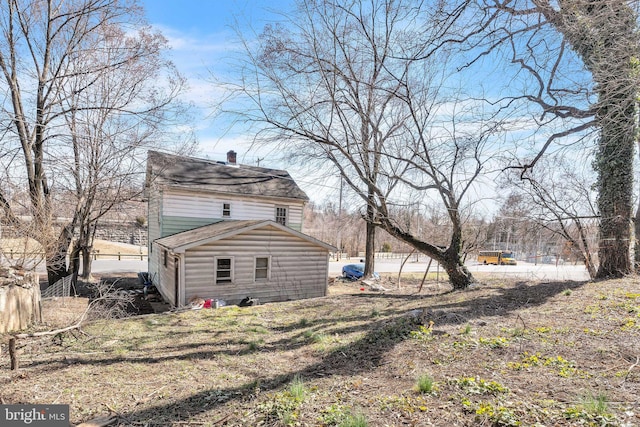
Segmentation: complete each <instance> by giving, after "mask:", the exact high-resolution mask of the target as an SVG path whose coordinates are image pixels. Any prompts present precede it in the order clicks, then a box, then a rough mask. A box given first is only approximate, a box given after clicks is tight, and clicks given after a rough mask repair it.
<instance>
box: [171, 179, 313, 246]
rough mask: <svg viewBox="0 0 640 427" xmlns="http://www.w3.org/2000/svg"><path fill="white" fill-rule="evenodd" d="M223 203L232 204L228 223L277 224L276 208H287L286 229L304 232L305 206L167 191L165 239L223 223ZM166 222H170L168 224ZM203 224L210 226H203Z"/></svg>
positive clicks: (288, 202) (301, 203) (286, 202)
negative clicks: (260, 221)
mask: <svg viewBox="0 0 640 427" xmlns="http://www.w3.org/2000/svg"><path fill="white" fill-rule="evenodd" d="M223 203H230V204H231V216H230V217H225V219H238V220H245V219H246V220H252V219H271V220H275V215H276V206H285V207H287V210H288V212H287V215H288V223H287V226H289V227H290V228H292V229H294V230H297V231H301V230H302V210H303V206H304V203H303V202H299V203H295V202H291V201H285V200H283V201H277V200H276V201H273V200H267V199H261V198H256V197H252V198H250V199H248V198H242V197H238V196H230V195H216V194H206V193H188V192H182V191H175V190H166V191H165V192H164V194H163V204H162V215H163V216H164V219H163V230H162V233H163V237H164V236H169V235H171V234H174V233H178V232H180V231H185V230H189V229H191V228H195V227H191V228H189V227H190V226H191V225H192V224H196V223H197V224H200V225H197V226H201V225H206V224H209V223H211V222H213V221H212V220H215V219H222V208H223ZM189 219H191V220H189ZM167 220H168V221H170V222H168V223H167V222H166V221H167ZM179 220H181V221H184V224H183V225H180V223H179V222H177V221H179ZM203 221H209V222H206V223H204V224H203ZM176 230H177V231H176Z"/></svg>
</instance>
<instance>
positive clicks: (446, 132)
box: [240, 0, 500, 289]
mask: <svg viewBox="0 0 640 427" xmlns="http://www.w3.org/2000/svg"><path fill="white" fill-rule="evenodd" d="M462 11H463V9H460V8H456V7H454V8H453V9H452V10H448V9H447V8H446V7H445V5H443V4H442V3H433V4H431V3H429V4H426V3H420V4H415V2H403V1H377V0H372V1H350V2H341V1H330V0H326V1H319V2H316V1H300V2H298V11H297V13H296V14H293V15H291V19H290V21H288V22H287V23H286V24H284V25H281V26H267V27H266V28H265V30H264V31H263V32H262V34H261V37H260V39H259V43H257V44H255V45H254V44H247V53H248V58H249V61H248V64H247V65H248V67H247V68H246V69H250V70H251V71H252V72H253V74H252V75H248V74H246V75H245V76H246V78H245V79H244V81H243V83H242V85H241V88H240V89H241V91H242V93H243V94H244V95H246V96H247V97H248V99H249V100H250V101H251V103H252V104H251V105H253V107H255V108H252V109H251V108H246V109H245V110H244V111H243V113H244V114H245V115H246V117H247V118H248V119H249V120H253V121H256V122H258V123H260V124H261V125H263V126H264V132H263V134H268V135H270V136H271V138H272V139H273V140H275V141H279V142H281V143H282V144H283V145H282V148H283V149H285V150H287V151H289V152H294V153H295V154H296V155H297V156H298V157H299V158H303V159H306V160H309V159H312V160H315V161H317V160H325V161H329V162H330V163H331V164H332V165H333V166H334V167H336V168H337V169H338V170H339V171H340V173H341V175H342V176H343V179H344V182H345V183H346V184H347V185H348V186H349V188H350V189H351V190H352V191H353V192H354V193H355V194H357V195H358V196H359V197H360V199H361V201H362V205H363V206H364V209H363V212H362V214H363V217H364V218H365V219H366V220H367V221H368V222H370V223H372V224H374V225H377V226H379V227H382V228H383V229H384V230H386V231H387V232H388V233H390V234H391V235H393V236H395V237H397V238H398V239H400V240H402V241H404V242H406V243H408V244H410V245H411V246H413V247H415V248H416V249H418V250H420V251H421V252H423V253H425V254H427V255H429V256H430V257H432V258H434V259H435V260H436V261H438V262H439V263H440V264H441V265H442V266H443V267H444V268H445V270H446V271H447V273H448V275H449V279H450V281H451V283H452V285H453V286H454V288H457V289H462V288H465V287H467V286H468V285H469V284H470V283H472V282H473V281H474V278H473V276H472V275H471V273H470V272H469V271H468V269H467V268H466V267H465V265H464V263H463V261H462V259H461V253H462V252H461V251H462V247H463V245H464V236H463V222H464V212H463V209H464V206H465V202H466V201H468V197H469V196H470V194H471V189H472V188H473V185H474V183H475V181H476V179H477V178H478V177H479V175H480V172H481V170H482V169H483V167H484V166H485V162H486V161H487V157H485V153H484V152H483V149H484V147H485V145H486V144H487V143H488V142H489V141H491V138H492V136H493V135H495V134H496V133H497V132H498V131H499V130H500V124H499V120H498V119H497V117H495V116H494V117H491V119H490V120H485V119H486V117H485V116H487V113H484V112H483V111H482V108H483V105H482V102H481V101H469V102H462V101H459V100H458V99H457V98H456V95H457V94H458V92H457V91H454V92H449V91H448V90H447V88H446V85H445V84H444V82H445V81H446V79H447V77H448V76H449V73H452V72H453V71H452V68H451V67H447V60H446V58H447V56H448V52H446V51H444V50H441V49H440V47H441V46H443V45H446V38H447V36H448V35H449V32H450V31H452V29H453V27H454V24H455V22H456V19H457V17H458V16H459V15H460V13H462ZM244 106H246V105H243V107H244ZM485 106H486V105H485ZM434 201H438V202H439V203H440V204H441V206H442V207H443V210H446V212H447V218H448V220H449V221H448V224H447V225H446V227H445V230H446V232H447V234H448V240H447V244H445V245H439V244H436V243H434V242H433V241H431V242H430V241H428V240H425V239H423V236H417V235H415V234H413V233H411V232H410V230H408V229H407V228H406V227H405V226H404V222H403V221H402V220H399V218H396V217H395V216H394V212H399V211H402V210H401V209H398V207H401V206H417V207H422V209H424V208H425V206H430V205H431V204H432V203H434Z"/></svg>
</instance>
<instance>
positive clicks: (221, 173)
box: [145, 151, 309, 202]
mask: <svg viewBox="0 0 640 427" xmlns="http://www.w3.org/2000/svg"><path fill="white" fill-rule="evenodd" d="M151 183H154V184H159V185H165V186H170V187H177V188H188V189H191V190H194V189H195V190H207V191H215V192H219V193H226V194H240V195H245V196H247V195H248V196H252V195H253V196H266V197H281V198H287V199H298V200H301V201H304V202H307V201H308V200H309V197H307V195H306V194H305V192H304V191H302V190H301V189H300V187H298V185H297V184H296V183H295V181H294V180H293V178H291V176H290V175H289V173H288V172H287V171H284V170H278V169H269V168H260V167H255V166H246V165H230V164H227V163H226V162H218V161H214V160H206V159H198V158H195V157H187V156H178V155H174V154H166V153H160V152H157V151H149V152H148V155H147V177H146V182H145V186H146V187H149V186H150V184H151Z"/></svg>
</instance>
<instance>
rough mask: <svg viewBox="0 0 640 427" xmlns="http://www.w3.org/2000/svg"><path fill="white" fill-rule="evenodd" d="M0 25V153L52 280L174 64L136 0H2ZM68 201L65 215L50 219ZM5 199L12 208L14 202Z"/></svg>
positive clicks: (141, 137) (144, 137)
mask: <svg viewBox="0 0 640 427" xmlns="http://www.w3.org/2000/svg"><path fill="white" fill-rule="evenodd" d="M0 29H1V30H2V38H3V39H2V43H0V72H1V73H2V84H1V85H0V88H1V89H2V90H3V91H4V92H5V93H6V100H5V102H3V103H2V108H3V117H2V118H1V120H2V124H3V128H4V129H5V134H4V138H3V143H4V144H5V149H6V150H8V152H10V153H12V155H11V156H5V157H4V158H3V159H2V160H3V164H4V166H5V167H6V168H7V169H11V170H12V171H14V172H15V176H14V177H13V179H14V180H24V181H22V182H23V185H24V186H25V187H26V188H27V189H28V194H29V206H28V213H29V215H30V217H31V221H32V222H33V227H30V228H31V229H32V230H34V233H33V235H32V236H31V237H33V238H35V239H37V240H38V241H39V242H41V243H42V244H43V246H44V247H45V249H46V261H47V272H48V278H49V283H53V282H55V281H56V280H58V279H60V278H61V277H63V276H64V275H66V274H67V266H66V256H67V252H68V248H69V244H70V242H71V240H72V238H73V235H74V233H75V230H76V228H77V227H80V230H81V233H80V234H81V243H80V246H79V247H80V248H82V247H85V248H86V243H87V240H86V237H87V234H88V233H87V231H88V228H89V227H90V226H91V224H95V221H96V220H97V219H98V218H99V216H100V212H104V210H105V209H108V207H109V206H110V205H112V203H113V201H114V200H115V199H113V200H108V198H111V197H115V195H116V193H117V192H119V191H120V190H121V189H122V188H123V186H124V184H125V183H126V182H127V180H130V175H129V174H130V170H131V169H130V166H132V164H131V162H133V161H134V160H133V159H132V158H130V156H131V155H132V154H133V153H135V150H136V149H139V147H140V145H141V142H142V141H148V139H149V137H150V133H149V132H151V130H152V129H154V127H155V126H156V125H157V123H158V119H159V117H160V116H159V114H160V113H161V112H162V111H164V109H165V107H166V106H167V105H168V102H170V101H171V100H172V99H173V97H174V96H175V94H176V91H175V90H176V89H177V88H178V86H179V83H180V82H179V81H177V80H173V81H172V78H173V77H172V75H166V74H164V72H165V71H167V70H168V72H169V73H170V74H173V73H172V71H171V70H170V69H168V68H167V66H168V63H166V62H163V61H162V60H161V51H162V49H164V48H165V42H164V40H163V39H162V38H161V37H160V36H159V35H157V34H152V33H151V32H149V31H148V30H147V29H145V28H144V26H143V22H142V21H141V19H140V15H139V9H138V7H137V6H136V4H135V2H133V1H132V2H127V1H124V2H122V1H117V0H71V1H62V0H4V1H3V2H2V3H1V4H0ZM161 77H163V78H161ZM164 77H167V78H166V79H164ZM165 82H168V83H167V86H164V84H165ZM173 83H175V85H173ZM151 85H153V86H151ZM165 90H166V91H165ZM132 117H135V118H133V119H132ZM107 172H108V173H107ZM67 177H70V178H69V179H67ZM69 184H70V185H69ZM4 190H5V188H4V187H3V189H2V190H0V200H2V201H7V200H8V199H9V198H8V197H7V196H6V195H5V194H4ZM65 191H71V192H70V193H67V192H65ZM70 194H72V195H73V196H72V198H69V195H70ZM118 197H119V196H118ZM100 198H103V200H102V201H101V203H98V200H99V199H100ZM99 204H100V207H99V208H97V206H98V205H99ZM69 205H73V208H72V209H68V210H69V211H70V212H71V218H68V220H66V221H63V223H62V224H61V227H58V226H54V219H55V217H56V216H57V214H58V212H64V211H66V210H67V209H65V208H66V207H68V206H69ZM63 206H64V207H65V208H63ZM2 208H3V209H4V212H5V217H7V218H9V219H11V218H17V216H16V215H15V214H14V213H13V210H14V209H15V206H12V205H11V204H9V203H2ZM60 230H61V231H60Z"/></svg>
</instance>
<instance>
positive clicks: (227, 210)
mask: <svg viewBox="0 0 640 427" xmlns="http://www.w3.org/2000/svg"><path fill="white" fill-rule="evenodd" d="M225 206H229V209H225ZM225 212H227V215H225ZM222 218H231V202H222Z"/></svg>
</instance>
